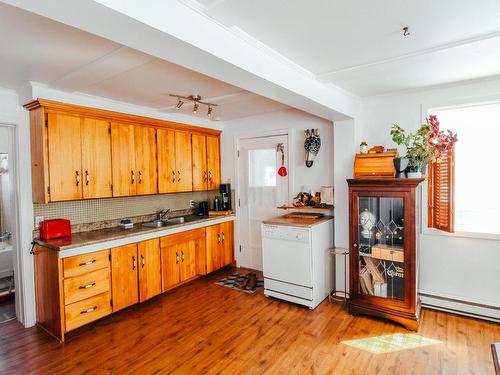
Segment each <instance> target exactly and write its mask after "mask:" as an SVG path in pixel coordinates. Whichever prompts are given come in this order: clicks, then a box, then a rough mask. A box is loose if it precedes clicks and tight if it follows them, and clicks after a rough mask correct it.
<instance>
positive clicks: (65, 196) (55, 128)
mask: <svg viewBox="0 0 500 375" xmlns="http://www.w3.org/2000/svg"><path fill="white" fill-rule="evenodd" d="M46 124H47V125H46V126H47V144H48V172H49V186H50V194H49V195H50V201H52V202H54V201H67V200H76V199H82V149H81V143H80V139H81V136H80V117H78V116H71V115H65V114H59V113H48V115H47V123H46Z"/></svg>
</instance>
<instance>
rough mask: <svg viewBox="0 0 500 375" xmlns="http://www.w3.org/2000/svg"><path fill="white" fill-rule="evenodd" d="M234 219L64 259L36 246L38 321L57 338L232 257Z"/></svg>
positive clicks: (200, 273)
mask: <svg viewBox="0 0 500 375" xmlns="http://www.w3.org/2000/svg"><path fill="white" fill-rule="evenodd" d="M233 238H234V237H233V222H226V223H222V224H217V225H212V226H209V227H206V228H199V229H194V230H189V231H185V232H181V233H176V234H172V235H169V236H164V237H160V238H154V239H151V240H147V241H142V242H139V243H132V244H127V245H123V246H119V247H114V248H112V249H106V250H101V251H96V252H92V253H86V254H82V255H75V256H72V257H67V258H64V259H61V258H59V252H58V251H56V250H53V249H49V248H46V247H43V246H40V245H37V246H36V247H35V257H34V258H35V261H34V263H35V281H36V282H35V295H36V313H37V325H38V326H39V327H40V328H42V329H44V330H45V331H47V332H48V333H49V334H50V335H52V336H54V337H55V338H57V339H58V340H59V341H61V342H63V341H64V336H65V334H66V333H67V332H70V331H72V330H74V329H76V328H78V327H81V326H83V325H85V324H88V323H91V322H93V321H95V320H97V319H100V318H102V317H104V316H106V315H109V314H111V313H112V312H115V311H119V310H122V309H124V308H126V307H128V306H131V305H134V304H136V303H138V302H142V301H145V300H147V299H149V298H152V297H154V296H156V295H159V294H160V293H161V292H163V291H166V290H168V289H172V288H173V287H175V286H177V285H180V284H182V283H184V282H187V281H189V280H192V279H194V278H196V277H198V276H200V275H205V274H207V273H210V272H212V271H215V270H217V269H218V268H220V267H223V266H225V265H228V264H231V263H232V262H233V259H234V257H233Z"/></svg>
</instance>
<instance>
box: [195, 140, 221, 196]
mask: <svg viewBox="0 0 500 375" xmlns="http://www.w3.org/2000/svg"><path fill="white" fill-rule="evenodd" d="M192 145H193V146H192V148H193V190H194V191H201V190H214V189H217V188H218V187H219V185H220V147H219V137H216V136H205V135H199V134H193V136H192Z"/></svg>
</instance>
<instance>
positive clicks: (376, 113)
mask: <svg viewBox="0 0 500 375" xmlns="http://www.w3.org/2000/svg"><path fill="white" fill-rule="evenodd" d="M494 99H500V80H489V81H483V82H475V83H469V84H462V85H457V86H452V87H447V88H439V89H431V90H426V91H418V92H408V93H400V94H393V95H386V96H378V97H372V98H368V99H365V100H363V102H362V104H361V109H360V116H359V117H358V118H357V119H356V122H355V127H356V130H355V138H356V139H355V145H356V148H357V145H359V143H360V141H362V140H366V141H367V142H368V144H369V145H378V144H382V145H384V144H385V145H387V146H393V144H392V141H391V140H390V136H389V130H390V127H391V125H392V124H393V123H394V122H398V123H399V124H400V125H401V126H402V127H403V128H405V129H407V130H409V131H412V130H414V129H416V128H417V127H418V126H419V125H420V124H421V123H422V119H423V117H425V115H426V114H427V109H428V108H429V107H439V106H447V105H458V104H461V103H467V102H469V103H470V102H478V101H487V100H494ZM336 144H337V143H336ZM346 152H349V150H346ZM352 157H354V155H352ZM338 160H339V158H338V156H337V154H336V162H337V161H338ZM485 177H486V176H485ZM481 183H484V181H478V188H480V184H481ZM346 199H347V197H346ZM492 199H496V198H494V197H492ZM424 204H425V202H424ZM337 220H346V218H345V217H339V216H338V215H337ZM337 227H344V225H341V223H337ZM339 237H340V236H339V234H337V238H339ZM420 244H421V253H420V292H421V293H425V294H430V295H434V296H439V297H445V298H452V299H456V300H461V301H468V302H473V303H477V304H484V305H489V306H495V307H500V291H499V286H500V240H486V239H478V238H463V237H453V236H449V235H445V234H443V235H434V234H428V233H425V231H424V233H423V234H421V235H420ZM423 301H424V302H425V301H426V300H425V299H424V298H423ZM427 301H428V303H431V304H437V303H439V302H438V301H435V300H432V301H430V300H429V299H427ZM462 307H463V306H462ZM455 308H458V307H455ZM471 309H472V310H471V312H473V313H477V314H480V313H485V312H484V311H483V310H481V309H478V308H471ZM494 314H495V316H496V317H497V318H500V311H498V310H497V311H496V312H495V313H494Z"/></svg>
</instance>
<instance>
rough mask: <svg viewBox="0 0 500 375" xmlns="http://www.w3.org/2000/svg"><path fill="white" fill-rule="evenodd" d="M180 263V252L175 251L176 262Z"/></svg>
mask: <svg viewBox="0 0 500 375" xmlns="http://www.w3.org/2000/svg"><path fill="white" fill-rule="evenodd" d="M178 263H179V253H178V252H176V253H175V264H178Z"/></svg>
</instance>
